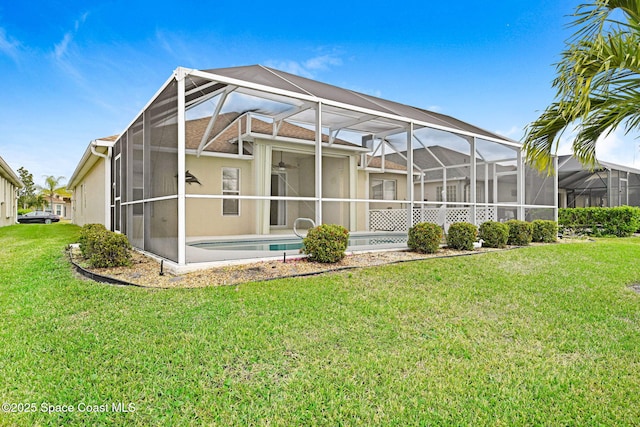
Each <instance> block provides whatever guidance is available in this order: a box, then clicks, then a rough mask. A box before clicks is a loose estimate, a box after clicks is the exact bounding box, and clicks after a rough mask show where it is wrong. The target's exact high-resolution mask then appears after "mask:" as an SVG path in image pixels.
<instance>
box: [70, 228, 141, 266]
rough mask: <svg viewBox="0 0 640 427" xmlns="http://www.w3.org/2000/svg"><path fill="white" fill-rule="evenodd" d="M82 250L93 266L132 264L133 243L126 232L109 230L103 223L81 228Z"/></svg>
mask: <svg viewBox="0 0 640 427" xmlns="http://www.w3.org/2000/svg"><path fill="white" fill-rule="evenodd" d="M78 241H79V243H80V251H81V252H82V256H83V257H84V258H85V259H86V260H88V261H89V263H90V264H91V266H92V267H96V268H106V267H120V266H126V265H130V264H131V253H130V252H129V251H130V249H131V245H130V244H129V241H128V240H127V236H125V235H124V234H118V233H114V232H112V231H109V230H107V229H106V228H105V227H104V225H102V224H86V225H85V226H84V227H82V229H81V230H80V237H79V239H78Z"/></svg>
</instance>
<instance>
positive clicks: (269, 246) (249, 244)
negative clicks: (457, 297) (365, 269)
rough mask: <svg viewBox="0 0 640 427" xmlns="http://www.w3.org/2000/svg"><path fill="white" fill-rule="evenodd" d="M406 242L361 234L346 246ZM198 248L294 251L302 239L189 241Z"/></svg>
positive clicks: (398, 237) (399, 236) (395, 237)
mask: <svg viewBox="0 0 640 427" xmlns="http://www.w3.org/2000/svg"><path fill="white" fill-rule="evenodd" d="M406 243H407V235H406V234H384V235H362V236H352V237H350V238H349V243H348V247H349V249H352V250H357V249H358V248H364V247H371V246H380V245H403V244H406ZM189 246H193V247H196V248H200V249H209V250H224V251H269V252H276V251H296V250H300V249H301V248H302V240H301V239H299V238H277V237H274V238H271V239H260V240H259V239H252V240H225V241H213V240H212V241H202V242H194V243H190V244H189Z"/></svg>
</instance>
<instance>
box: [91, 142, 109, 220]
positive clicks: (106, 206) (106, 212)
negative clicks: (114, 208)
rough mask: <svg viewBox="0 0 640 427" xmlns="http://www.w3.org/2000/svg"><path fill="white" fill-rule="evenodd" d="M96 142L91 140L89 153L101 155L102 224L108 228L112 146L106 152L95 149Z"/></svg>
mask: <svg viewBox="0 0 640 427" xmlns="http://www.w3.org/2000/svg"><path fill="white" fill-rule="evenodd" d="M97 146H98V144H97V143H96V141H95V140H93V141H91V154H93V155H95V156H98V157H102V158H103V159H105V160H104V163H105V165H104V224H103V225H104V226H105V227H107V228H109V227H110V225H111V155H112V154H113V147H107V154H102V153H99V152H98V151H96V147H97Z"/></svg>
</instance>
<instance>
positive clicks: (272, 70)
mask: <svg viewBox="0 0 640 427" xmlns="http://www.w3.org/2000/svg"><path fill="white" fill-rule="evenodd" d="M258 67H261V68H263V69H265V70H266V71H268V72H270V73H271V74H273V75H274V76H276V77H278V78H280V79H282V80H284V81H285V82H287V83H289V84H290V85H292V86H295V87H297V88H298V89H300V90H301V91H303V92H305V93H306V94H308V95H311V96H317V95H315V94H313V93H311V92H309V91H308V90H306V89H304V88H303V87H300V86H298V85H297V84H295V83H294V82H292V81H291V80H288V79H286V78H284V77H283V76H281V75H280V74H278V73H276V71H280V70H275V69H271V68H269V67H265V66H264V65H261V64H258ZM281 72H282V71H281Z"/></svg>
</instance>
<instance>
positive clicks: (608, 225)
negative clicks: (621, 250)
mask: <svg viewBox="0 0 640 427" xmlns="http://www.w3.org/2000/svg"><path fill="white" fill-rule="evenodd" d="M558 225H559V226H560V227H561V228H562V229H569V230H573V231H574V232H578V233H585V234H588V235H591V236H617V237H628V236H631V235H632V234H633V233H635V232H636V231H637V230H638V228H640V208H638V207H635V206H618V207H613V208H564V209H559V210H558Z"/></svg>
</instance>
